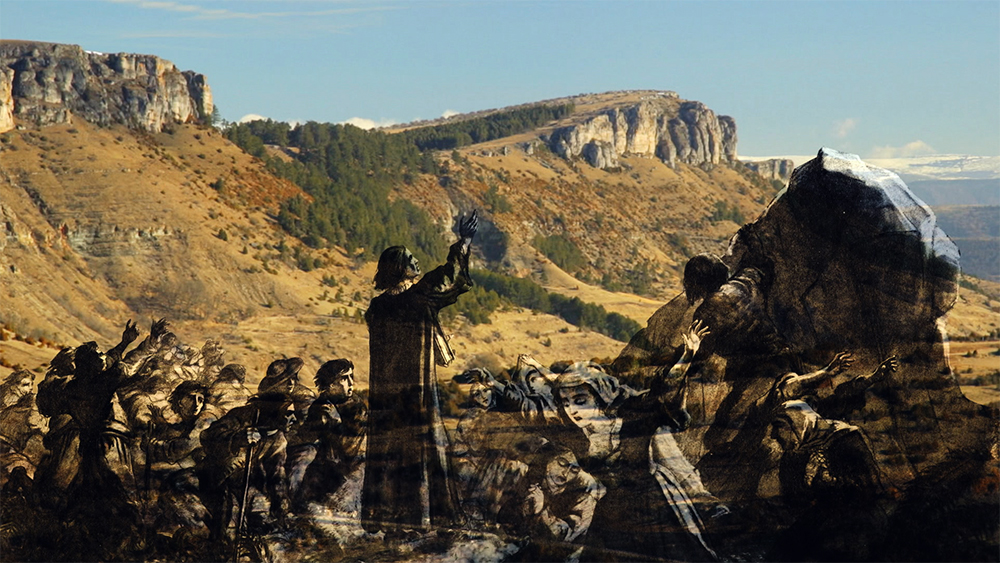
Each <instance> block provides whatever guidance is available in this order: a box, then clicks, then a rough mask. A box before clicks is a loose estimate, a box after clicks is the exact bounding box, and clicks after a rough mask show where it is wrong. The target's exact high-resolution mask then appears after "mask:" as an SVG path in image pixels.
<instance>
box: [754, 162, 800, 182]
mask: <svg viewBox="0 0 1000 563" xmlns="http://www.w3.org/2000/svg"><path fill="white" fill-rule="evenodd" d="M743 165H744V166H746V167H747V168H749V169H750V170H753V171H754V172H756V173H757V174H760V175H761V177H763V178H764V179H765V180H781V181H782V182H786V183H787V182H788V179H789V178H791V176H792V170H794V169H795V162H793V161H791V160H789V159H787V158H772V159H770V160H757V161H748V160H747V161H743Z"/></svg>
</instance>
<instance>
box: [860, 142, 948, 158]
mask: <svg viewBox="0 0 1000 563" xmlns="http://www.w3.org/2000/svg"><path fill="white" fill-rule="evenodd" d="M937 152H938V151H937V150H935V149H934V147H932V146H930V145H928V144H927V143H925V142H923V141H920V140H916V141H913V142H910V143H906V144H905V145H903V146H901V147H890V146H884V147H875V148H873V149H872V150H871V153H869V155H868V158H905V157H911V156H926V155H929V154H937Z"/></svg>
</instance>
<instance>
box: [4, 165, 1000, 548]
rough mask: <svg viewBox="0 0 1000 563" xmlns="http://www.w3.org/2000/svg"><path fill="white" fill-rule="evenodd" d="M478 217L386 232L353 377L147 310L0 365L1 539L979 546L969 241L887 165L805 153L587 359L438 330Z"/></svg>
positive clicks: (38, 542) (997, 516)
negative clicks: (141, 317) (954, 364)
mask: <svg viewBox="0 0 1000 563" xmlns="http://www.w3.org/2000/svg"><path fill="white" fill-rule="evenodd" d="M479 226H480V216H479V213H478V211H475V210H472V211H470V212H468V213H467V214H465V215H462V216H460V217H459V218H458V219H457V220H456V221H455V225H454V231H455V233H456V234H457V235H458V240H457V241H456V242H454V244H452V245H451V247H450V249H449V253H448V256H447V260H446V261H445V263H444V264H442V265H440V266H438V267H436V268H435V269H433V270H431V271H430V272H428V273H426V274H424V275H423V276H421V270H420V267H419V265H418V263H417V260H416V259H415V258H414V256H413V255H412V254H411V253H410V252H409V251H408V250H407V249H406V248H405V247H403V246H391V247H389V248H387V249H385V250H384V251H383V252H382V253H381V257H380V259H379V261H378V269H377V272H376V274H375V278H374V282H375V290H376V291H378V292H379V293H378V295H376V296H375V297H373V298H372V299H371V301H370V303H368V308H367V312H366V313H365V315H364V320H365V322H366V324H367V330H368V334H369V340H368V347H369V360H370V362H369V366H370V368H369V373H368V383H369V386H368V388H367V390H366V389H364V388H363V387H360V388H358V389H356V388H355V362H357V361H358V358H345V357H336V356H335V357H333V358H332V359H325V358H321V357H320V355H319V354H318V353H315V354H313V353H311V352H310V354H311V355H309V356H307V353H300V354H299V356H280V357H270V358H268V359H267V361H266V362H262V363H261V364H260V367H258V368H257V369H256V371H258V372H259V373H253V371H255V370H248V369H247V367H245V366H243V365H241V364H237V363H226V351H225V349H224V348H223V347H222V346H221V344H220V342H219V340H216V339H209V340H208V341H207V342H205V343H204V345H202V346H200V347H187V346H185V345H184V344H182V342H181V339H180V338H179V337H178V336H177V334H175V333H174V331H173V328H172V327H171V326H170V325H168V323H167V322H166V320H163V319H161V320H158V321H154V322H153V323H152V324H151V325H150V327H149V333H148V335H147V337H146V338H145V339H143V340H142V341H141V342H140V343H139V344H138V345H137V346H135V347H134V348H132V345H133V343H134V342H135V341H136V340H138V338H139V336H140V331H139V329H138V328H137V327H136V325H135V324H133V323H132V322H131V321H129V322H127V323H126V324H125V328H124V331H123V333H122V337H121V341H120V342H119V343H118V344H117V345H115V346H114V347H113V348H111V349H110V350H108V351H107V352H102V351H101V347H100V346H99V345H98V343H97V342H86V343H82V344H80V345H78V346H76V347H67V348H64V349H62V350H61V351H60V352H59V353H58V354H56V355H55V357H53V358H52V359H51V360H50V362H49V366H48V370H47V371H46V373H45V376H44V378H43V379H42V380H41V381H40V382H38V383H37V390H36V383H35V375H34V373H33V372H30V371H23V370H22V371H15V372H14V373H12V374H11V375H10V376H9V377H8V378H6V379H5V380H4V381H3V382H2V383H0V422H2V424H0V446H2V450H0V460H2V467H0V509H2V517H3V521H2V523H3V527H2V529H0V532H2V533H0V541H2V544H0V545H2V548H3V550H4V553H3V556H4V559H5V560H7V559H8V554H10V557H9V559H10V560H66V559H74V560H76V559H78V560H92V561H105V560H107V561H119V560H155V561H160V560H178V561H216V560H237V561H279V560H285V559H288V558H307V557H312V558H319V559H324V560H325V559H329V560H351V561H353V560H361V559H366V560H367V559H372V560H383V559H384V560H393V559H402V560H426V559H435V558H438V559H440V558H447V557H454V558H462V557H465V558H468V559H471V560H475V561H484V562H487V561H488V562H491V563H493V562H500V561H632V560H643V561H646V560H649V561H677V560H682V561H762V560H768V561H770V560H773V561H800V560H809V561H824V560H837V561H880V560H893V559H895V560H916V559H934V560H941V559H948V558H949V555H950V554H951V553H952V552H950V551H948V550H949V549H955V550H957V551H955V552H954V553H955V554H957V555H956V558H959V559H963V560H966V559H967V560H989V559H990V558H991V557H995V554H996V553H997V551H996V549H997V545H998V543H1000V541H998V539H1000V538H998V534H1000V532H998V529H1000V513H998V512H997V510H996V508H997V506H998V505H1000V497H998V495H1000V492H998V483H1000V472H998V462H1000V460H998V455H1000V454H998V450H1000V448H998V446H997V428H996V420H997V418H996V417H997V411H996V409H994V408H991V407H985V406H980V405H976V404H973V403H971V402H970V401H968V400H967V399H965V397H964V396H963V395H962V393H961V390H960V389H959V388H958V386H957V384H956V383H955V380H954V377H953V374H952V373H951V370H950V368H949V364H948V358H947V353H946V345H947V335H946V333H945V332H944V326H945V325H944V323H943V321H942V316H943V315H944V313H946V312H947V311H948V310H949V309H950V307H951V306H952V304H953V302H954V301H955V299H956V291H957V281H958V273H959V272H958V252H957V249H956V247H955V246H954V245H953V244H952V242H951V241H950V240H949V239H948V237H947V236H946V235H945V234H944V233H943V232H942V231H941V229H940V228H939V227H937V225H936V223H935V220H934V216H933V214H932V213H931V212H930V210H929V209H928V208H926V206H924V205H923V204H922V203H921V202H920V201H919V200H917V199H916V198H915V197H914V196H913V195H912V193H910V192H909V190H908V189H907V188H906V186H905V185H903V183H902V182H901V181H900V180H899V179H898V178H897V177H895V176H894V175H890V174H888V173H886V172H885V171H881V170H879V169H874V168H873V167H869V166H868V165H867V164H865V163H863V162H862V161H861V160H860V159H858V158H857V157H854V156H852V155H845V154H841V153H838V152H836V151H833V150H830V149H822V150H821V151H820V152H819V153H818V154H817V156H816V158H815V159H814V160H812V161H810V162H809V163H807V164H805V165H803V166H802V167H800V168H798V169H796V171H795V173H794V175H793V177H792V179H791V182H790V185H789V187H788V188H787V189H786V190H785V191H784V192H782V193H781V194H779V195H778V197H777V198H776V199H775V201H774V202H772V204H771V205H770V206H769V207H768V208H767V210H766V211H765V212H764V213H762V214H761V216H760V217H758V218H757V219H756V220H754V221H752V222H750V223H747V224H746V225H744V226H743V227H742V228H741V229H740V230H739V231H738V232H737V233H736V234H735V235H734V236H733V237H732V239H731V240H730V243H729V247H728V249H727V250H726V252H725V253H723V254H721V255H716V254H712V253H700V254H694V256H692V257H691V258H690V259H689V261H688V262H687V264H686V266H685V268H684V275H683V288H684V292H683V293H681V294H680V295H677V296H676V297H675V298H674V299H672V300H671V301H669V302H668V303H667V304H665V305H663V307H662V308H661V309H660V310H659V311H657V312H656V314H654V315H653V316H652V317H651V318H650V319H649V321H648V323H647V326H646V327H645V328H644V329H643V330H642V331H641V332H640V333H638V334H636V335H635V336H634V337H633V338H632V340H631V342H630V343H629V344H628V345H627V346H625V347H624V348H623V349H622V350H621V352H620V354H619V355H618V356H617V357H616V358H606V359H601V360H594V359H584V358H565V357H562V353H561V352H560V351H559V350H552V354H554V357H553V358H552V360H554V361H552V362H551V363H550V364H549V365H543V364H542V363H541V362H539V361H538V360H536V359H535V358H533V357H531V356H528V355H527V354H519V353H517V352H520V351H515V352H514V353H515V354H516V357H517V360H516V364H515V365H511V366H509V367H506V368H503V367H498V366H487V365H480V364H483V363H486V362H485V361H482V358H481V357H462V356H461V355H460V354H456V353H455V351H454V350H452V347H451V345H450V344H449V338H448V335H447V334H446V333H445V330H444V327H442V319H441V316H440V315H441V313H442V311H443V310H445V309H446V308H447V307H449V306H451V305H454V304H456V302H457V301H458V299H459V298H460V296H462V295H463V294H465V293H468V292H470V290H471V289H472V274H471V272H470V257H471V255H472V254H473V252H474V249H473V248H472V243H473V240H474V238H475V237H476V235H477V233H478V232H479ZM789 233H794V236H789ZM477 248H478V246H477ZM512 310H513V308H512ZM515 314H519V313H518V312H516V311H515ZM445 324H447V323H445ZM130 348H131V350H130ZM513 356H514V355H513V354H512V355H511V358H513ZM312 360H317V364H316V365H319V368H318V369H316V370H315V373H313V374H311V377H306V376H305V375H304V372H303V368H304V366H305V365H306V364H307V361H312ZM511 363H513V361H512V362H511ZM264 365H267V367H266V368H264V367H263V366H264ZM360 371H361V367H360V364H359V372H360ZM300 374H301V375H300ZM251 377H252V379H251ZM248 380H250V381H259V384H258V385H257V386H256V393H251V391H250V389H248V387H247V382H248ZM361 381H363V380H361ZM456 397H457V398H456ZM461 401H464V402H461ZM942 529H943V530H945V531H946V532H947V534H948V538H947V539H948V541H949V542H952V543H955V544H956V545H957V544H959V543H960V545H957V546H952V547H948V546H949V545H951V544H948V543H947V542H946V543H945V544H942V543H941V541H940V540H941V539H942V531H941V530H942ZM928 538H930V539H928ZM470 553H471V554H472V555H469V554H470ZM282 558H285V559H282ZM379 558H381V559H379Z"/></svg>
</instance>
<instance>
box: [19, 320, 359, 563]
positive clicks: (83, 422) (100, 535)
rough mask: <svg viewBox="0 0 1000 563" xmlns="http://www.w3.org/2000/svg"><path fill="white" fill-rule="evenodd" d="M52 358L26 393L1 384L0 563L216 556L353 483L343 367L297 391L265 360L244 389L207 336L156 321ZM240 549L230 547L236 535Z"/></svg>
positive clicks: (355, 421)
mask: <svg viewBox="0 0 1000 563" xmlns="http://www.w3.org/2000/svg"><path fill="white" fill-rule="evenodd" d="M138 335H139V331H138V330H137V328H136V327H135V325H133V324H131V323H129V324H128V325H127V326H126V329H125V331H124V334H123V336H122V340H121V342H120V343H119V344H118V345H117V346H115V347H114V348H112V349H111V350H108V351H107V352H102V351H101V350H100V349H99V347H98V346H97V344H96V343H95V342H88V343H85V344H83V345H81V346H79V347H77V348H67V349H64V350H62V351H60V352H59V354H58V355H56V357H55V358H53V360H52V361H51V362H50V367H49V369H48V372H47V373H46V375H45V377H44V379H43V380H42V381H41V382H39V383H38V385H37V390H36V389H35V382H34V379H35V378H34V374H33V373H32V372H30V371H16V372H14V373H13V374H11V375H10V376H9V377H8V378H7V379H6V380H5V381H4V383H3V384H2V388H0V391H2V397H3V399H2V400H3V410H2V411H0V412H2V415H0V416H2V419H3V425H2V437H0V440H2V447H3V449H2V454H0V455H2V462H3V464H2V468H3V471H2V473H0V475H2V483H0V484H2V509H3V513H2V514H3V536H2V540H3V544H2V546H3V551H4V559H5V560H39V561H54V560H72V561H76V560H135V559H165V560H170V559H189V560H206V561H212V560H225V559H228V558H229V557H231V556H233V555H236V554H237V552H236V551H235V550H238V549H242V550H243V551H244V552H245V554H244V556H246V555H247V554H250V555H251V556H252V555H253V554H256V555H257V556H258V557H259V556H260V555H261V554H260V551H259V549H260V546H259V545H258V546H255V545H254V544H253V538H255V537H260V536H262V535H264V534H267V533H269V532H271V531H274V530H280V529H282V527H284V526H286V525H287V519H288V517H289V515H294V514H299V513H303V512H305V511H306V510H308V505H309V503H310V502H314V501H320V502H321V501H323V500H324V499H325V498H327V496H328V495H334V494H336V492H337V491H338V490H339V489H340V488H341V486H342V485H343V484H344V483H345V482H346V481H347V480H348V479H352V478H353V479H355V480H357V479H358V478H359V476H358V474H357V471H358V469H359V468H360V467H361V466H362V461H363V459H364V436H365V428H366V421H367V407H366V405H365V402H364V401H363V400H360V399H359V398H358V397H356V396H355V395H354V365H353V364H352V362H351V361H350V360H346V359H336V360H331V361H329V362H326V363H324V364H323V365H322V366H321V367H320V368H319V370H318V371H317V372H316V374H315V376H314V377H313V383H314V384H315V390H313V389H311V388H310V387H308V386H306V385H303V384H302V383H300V382H299V372H300V370H301V368H302V366H303V361H302V360H301V359H300V358H285V359H279V360H275V361H273V362H271V364H270V365H269V366H268V367H267V371H266V373H265V374H263V378H262V379H261V380H260V383H259V385H258V386H257V389H256V393H254V392H252V391H251V390H250V389H249V388H248V387H247V386H246V379H247V370H246V368H245V367H244V366H242V365H239V364H234V363H230V364H226V363H225V360H224V358H225V353H224V350H223V349H222V347H221V346H220V344H219V343H218V342H217V341H213V340H209V341H208V342H206V343H205V345H204V346H203V347H202V348H201V350H197V349H191V348H186V347H184V346H182V345H181V344H180V343H179V342H178V339H177V337H176V336H175V335H174V334H173V333H172V332H170V331H169V329H168V325H167V323H166V322H165V321H163V320H160V321H157V322H154V323H153V325H152V327H151V329H150V333H149V335H148V337H147V338H146V339H144V340H143V341H142V342H141V343H140V344H139V345H138V346H136V347H135V348H133V349H132V350H128V348H129V347H130V344H131V343H133V342H134V341H135V340H136V339H137V338H138ZM239 539H242V540H243V545H242V546H241V545H239V542H237V543H235V544H234V540H239Z"/></svg>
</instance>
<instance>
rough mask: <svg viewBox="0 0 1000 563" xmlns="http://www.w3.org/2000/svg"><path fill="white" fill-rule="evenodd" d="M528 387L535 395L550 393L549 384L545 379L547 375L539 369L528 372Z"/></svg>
mask: <svg viewBox="0 0 1000 563" xmlns="http://www.w3.org/2000/svg"><path fill="white" fill-rule="evenodd" d="M528 389H530V390H531V392H532V393H533V394H535V395H547V394H548V393H549V384H548V382H547V381H545V377H544V376H543V375H542V374H541V373H539V372H538V371H532V372H530V373H528Z"/></svg>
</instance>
